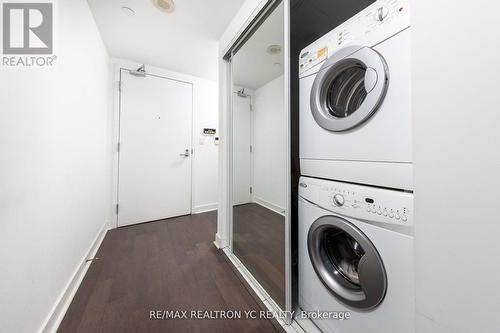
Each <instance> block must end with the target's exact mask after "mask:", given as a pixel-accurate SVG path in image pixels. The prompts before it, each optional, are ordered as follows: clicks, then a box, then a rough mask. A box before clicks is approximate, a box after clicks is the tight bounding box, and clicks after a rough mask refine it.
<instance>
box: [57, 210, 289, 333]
mask: <svg viewBox="0 0 500 333" xmlns="http://www.w3.org/2000/svg"><path fill="white" fill-rule="evenodd" d="M215 231H216V213H215V212H210V213H204V214H199V215H193V216H183V217H178V218H173V219H168V220H162V221H157V222H150V223H145V224H140V225H135V226H130V227H125V228H120V229H115V230H111V231H109V232H108V233H107V234H106V237H105V239H104V241H103V243H102V245H101V247H100V248H99V251H98V253H97V257H99V258H100V260H98V261H94V262H93V263H92V264H91V266H90V268H89V270H88V272H87V274H86V276H85V278H84V280H83V281H82V284H81V285H80V288H79V289H78V291H77V293H76V295H75V297H74V299H73V301H72V303H71V305H70V307H69V309H68V311H67V313H66V315H65V317H64V319H63V321H62V323H61V325H60V327H59V330H58V332H72V333H74V332H214V333H219V332H231V333H232V332H237V333H240V332H241V333H243V332H278V331H280V332H281V331H283V330H282V328H281V327H280V326H279V324H278V323H277V322H276V321H274V320H273V321H271V320H267V319H258V320H250V319H241V320H239V319H238V320H236V319H233V320H222V319H196V320H191V319H178V320H173V319H169V320H154V319H150V311H152V310H188V311H191V310H238V311H242V312H243V311H249V310H257V311H261V310H265V308H264V305H263V304H262V303H261V302H260V301H256V299H255V298H254V297H252V295H251V293H250V291H249V290H247V289H246V287H245V286H244V284H243V283H242V282H241V281H240V279H239V277H238V276H237V274H236V273H235V272H234V271H233V269H232V267H231V266H230V264H229V263H228V261H227V260H226V258H225V257H224V254H223V253H222V252H220V251H218V250H217V249H216V248H215V246H214V245H213V243H212V242H213V239H214V235H215Z"/></svg>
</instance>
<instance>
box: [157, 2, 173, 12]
mask: <svg viewBox="0 0 500 333" xmlns="http://www.w3.org/2000/svg"><path fill="white" fill-rule="evenodd" d="M153 4H154V5H155V7H156V8H158V9H159V10H161V11H162V12H165V13H172V12H173V11H174V10H175V3H174V1H173V0H153Z"/></svg>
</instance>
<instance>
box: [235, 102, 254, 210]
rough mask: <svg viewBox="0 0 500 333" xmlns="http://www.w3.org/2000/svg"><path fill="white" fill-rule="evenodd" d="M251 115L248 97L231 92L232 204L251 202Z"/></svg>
mask: <svg viewBox="0 0 500 333" xmlns="http://www.w3.org/2000/svg"><path fill="white" fill-rule="evenodd" d="M251 144H252V115H251V112H250V97H240V96H238V95H236V94H233V204H234V205H241V204H245V203H249V202H252V193H251V192H250V187H251V186H252V153H251V152H250V146H251Z"/></svg>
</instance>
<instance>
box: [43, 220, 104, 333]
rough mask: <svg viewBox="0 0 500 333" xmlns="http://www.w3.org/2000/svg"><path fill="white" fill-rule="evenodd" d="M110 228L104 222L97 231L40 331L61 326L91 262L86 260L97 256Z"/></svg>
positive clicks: (48, 330)
mask: <svg viewBox="0 0 500 333" xmlns="http://www.w3.org/2000/svg"><path fill="white" fill-rule="evenodd" d="M108 230H109V229H108V224H107V223H104V224H103V225H102V227H101V228H100V230H99V232H98V233H97V236H96V237H95V239H94V241H93V242H92V245H91V246H90V248H89V250H88V251H87V253H86V254H85V256H84V257H83V258H82V260H81V262H80V264H79V265H78V267H77V268H76V269H75V271H74V272H73V274H72V276H71V278H70V279H69V281H68V283H67V284H66V286H65V287H64V289H63V291H62V292H61V294H60V295H59V298H58V299H57V301H56V303H55V304H54V307H53V308H52V309H51V311H50V312H49V315H48V316H47V318H46V319H45V322H44V323H43V325H42V327H41V328H40V330H39V332H40V333H55V332H56V331H57V329H58V328H59V325H60V324H61V321H62V320H63V318H64V315H65V314H66V311H67V310H68V308H69V305H70V304H71V301H72V300H73V297H74V296H75V294H76V291H77V290H78V287H79V286H80V283H81V282H82V280H83V278H84V276H85V274H86V273H87V270H88V268H89V266H90V262H86V259H87V258H93V257H94V256H95V254H96V253H97V250H98V249H99V247H100V246H101V243H102V241H103V239H104V236H105V235H106V232H107V231H108Z"/></svg>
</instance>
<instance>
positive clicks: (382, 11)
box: [375, 6, 389, 22]
mask: <svg viewBox="0 0 500 333" xmlns="http://www.w3.org/2000/svg"><path fill="white" fill-rule="evenodd" d="M387 15H389V9H388V8H387V7H385V6H382V7H379V8H378V9H377V11H376V13H375V20H377V21H379V22H382V21H383V20H384V19H385V18H386V17H387Z"/></svg>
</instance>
